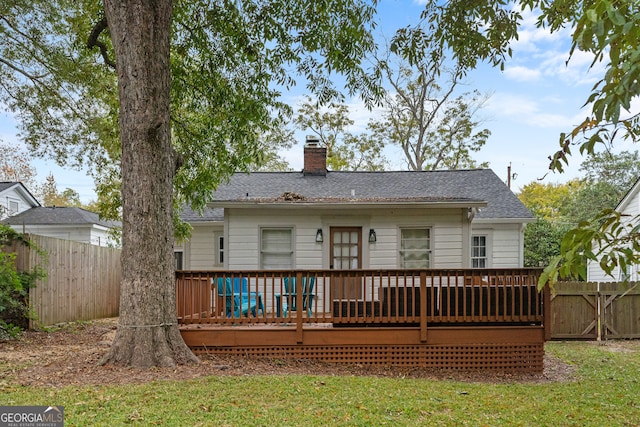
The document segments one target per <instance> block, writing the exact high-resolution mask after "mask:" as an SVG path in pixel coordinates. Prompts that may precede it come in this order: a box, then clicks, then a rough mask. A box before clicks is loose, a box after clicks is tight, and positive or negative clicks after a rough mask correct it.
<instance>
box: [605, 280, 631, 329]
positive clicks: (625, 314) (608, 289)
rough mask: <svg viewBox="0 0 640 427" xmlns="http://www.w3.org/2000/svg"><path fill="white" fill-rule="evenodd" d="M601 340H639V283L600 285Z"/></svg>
mask: <svg viewBox="0 0 640 427" xmlns="http://www.w3.org/2000/svg"><path fill="white" fill-rule="evenodd" d="M600 307H601V308H602V311H601V314H602V317H601V323H602V338H603V339H621V338H640V283H638V282H632V283H600Z"/></svg>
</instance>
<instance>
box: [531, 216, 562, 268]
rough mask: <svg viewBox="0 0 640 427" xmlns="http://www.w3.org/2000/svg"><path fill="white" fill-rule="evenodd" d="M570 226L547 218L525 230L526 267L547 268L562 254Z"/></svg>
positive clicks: (537, 221) (539, 219) (540, 219)
mask: <svg viewBox="0 0 640 427" xmlns="http://www.w3.org/2000/svg"><path fill="white" fill-rule="evenodd" d="M570 228H571V227H570V225H569V224H566V223H561V222H557V221H550V220H548V219H546V218H538V219H537V220H536V222H533V223H530V224H527V226H526V228H525V229H524V266H525V267H546V266H547V265H549V263H550V262H551V261H552V260H553V258H554V257H556V256H558V254H559V253H560V244H561V242H562V238H563V236H564V235H565V233H566V232H567V231H568V230H569V229H570Z"/></svg>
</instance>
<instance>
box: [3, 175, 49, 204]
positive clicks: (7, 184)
mask: <svg viewBox="0 0 640 427" xmlns="http://www.w3.org/2000/svg"><path fill="white" fill-rule="evenodd" d="M13 187H18V189H17V190H18V191H19V192H22V193H23V195H24V197H26V198H27V199H31V202H32V204H33V205H34V206H40V202H38V200H37V199H36V198H35V197H34V196H33V194H31V192H30V191H29V189H27V187H25V185H24V184H23V183H21V182H15V181H8V182H7V181H3V182H0V193H3V192H5V191H7V190H10V189H12V188H13Z"/></svg>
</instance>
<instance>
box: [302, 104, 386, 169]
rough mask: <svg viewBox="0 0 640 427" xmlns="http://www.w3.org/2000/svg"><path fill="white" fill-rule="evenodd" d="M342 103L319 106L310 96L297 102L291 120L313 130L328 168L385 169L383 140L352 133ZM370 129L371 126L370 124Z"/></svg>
mask: <svg viewBox="0 0 640 427" xmlns="http://www.w3.org/2000/svg"><path fill="white" fill-rule="evenodd" d="M349 115H350V111H349V107H348V106H347V105H345V104H344V103H330V104H329V105H327V106H322V105H320V103H319V102H318V101H316V100H314V99H312V98H311V97H309V96H306V98H305V100H304V101H303V102H302V103H301V104H300V105H299V106H298V109H297V112H296V116H295V118H294V124H295V126H296V127H298V128H299V129H300V130H303V131H309V132H311V133H313V134H315V135H316V136H317V137H318V139H319V141H320V143H321V144H322V145H324V146H325V147H326V148H327V168H329V169H330V170H367V171H375V170H384V168H385V165H386V164H387V160H386V158H385V156H384V154H383V153H382V150H383V148H384V141H383V140H382V139H381V138H379V137H377V136H376V135H373V134H372V133H370V132H362V133H360V134H354V133H352V132H351V131H349V127H351V126H353V125H354V124H355V122H354V120H353V119H351V118H350V117H349ZM369 129H370V128H369Z"/></svg>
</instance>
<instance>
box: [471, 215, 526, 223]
mask: <svg viewBox="0 0 640 427" xmlns="http://www.w3.org/2000/svg"><path fill="white" fill-rule="evenodd" d="M530 222H536V219H535V218H530V217H520V218H518V217H512V218H478V217H475V218H474V219H473V223H474V224H514V223H518V224H522V223H526V224H528V223H530Z"/></svg>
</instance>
